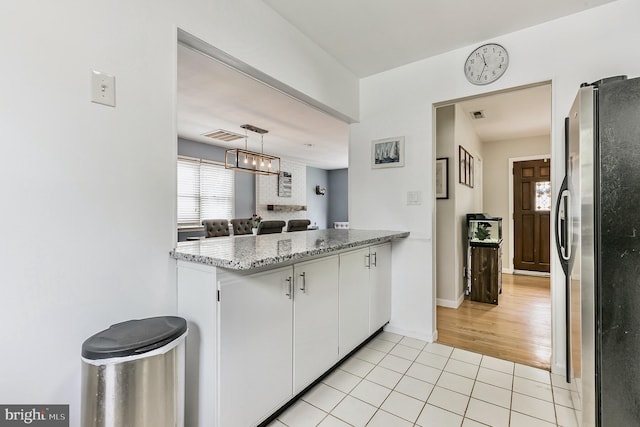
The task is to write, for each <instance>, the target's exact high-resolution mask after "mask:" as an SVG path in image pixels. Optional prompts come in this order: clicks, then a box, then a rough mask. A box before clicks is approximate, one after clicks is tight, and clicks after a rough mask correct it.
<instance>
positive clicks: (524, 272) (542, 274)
mask: <svg viewBox="0 0 640 427" xmlns="http://www.w3.org/2000/svg"><path fill="white" fill-rule="evenodd" d="M512 274H519V275H521V276H537V277H551V273H546V272H544V271H531V270H515V269H514V270H513V273H512Z"/></svg>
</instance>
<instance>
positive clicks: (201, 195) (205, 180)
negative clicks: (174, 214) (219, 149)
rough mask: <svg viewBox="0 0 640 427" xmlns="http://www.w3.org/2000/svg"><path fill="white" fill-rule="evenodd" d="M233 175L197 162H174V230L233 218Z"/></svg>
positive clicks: (222, 167)
mask: <svg viewBox="0 0 640 427" xmlns="http://www.w3.org/2000/svg"><path fill="white" fill-rule="evenodd" d="M233 178H234V174H233V171H231V170H228V169H225V168H224V166H222V165H220V164H217V163H214V162H209V161H206V160H201V159H191V158H185V157H179V158H178V227H185V226H196V225H201V223H202V220H203V219H223V218H226V219H229V218H233V184H234V182H233Z"/></svg>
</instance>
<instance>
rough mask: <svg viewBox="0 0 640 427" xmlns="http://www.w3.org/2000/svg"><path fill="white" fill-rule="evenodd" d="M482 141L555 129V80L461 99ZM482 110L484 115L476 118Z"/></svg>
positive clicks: (543, 133) (523, 136) (536, 133)
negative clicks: (552, 124)
mask: <svg viewBox="0 0 640 427" xmlns="http://www.w3.org/2000/svg"><path fill="white" fill-rule="evenodd" d="M458 104H459V105H460V106H461V107H462V110H463V111H464V112H465V113H467V114H468V117H469V118H470V119H471V125H472V126H473V128H474V130H475V132H476V134H477V135H478V138H479V139H480V141H483V142H488V141H508V140H513V139H518V138H528V137H531V136H540V135H549V134H550V133H551V84H545V85H541V86H534V87H529V88H524V89H518V90H512V91H508V92H501V93H498V94H495V95H486V96H481V97H476V98H472V99H469V100H466V101H460V102H458ZM477 111H480V112H482V113H483V116H484V118H481V119H474V118H473V114H472V113H474V112H477Z"/></svg>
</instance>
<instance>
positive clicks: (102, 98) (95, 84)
mask: <svg viewBox="0 0 640 427" xmlns="http://www.w3.org/2000/svg"><path fill="white" fill-rule="evenodd" d="M91 102H95V103H97V104H103V105H108V106H110V107H115V106H116V78H115V76H110V75H109V74H105V73H102V72H100V71H96V70H93V71H92V72H91Z"/></svg>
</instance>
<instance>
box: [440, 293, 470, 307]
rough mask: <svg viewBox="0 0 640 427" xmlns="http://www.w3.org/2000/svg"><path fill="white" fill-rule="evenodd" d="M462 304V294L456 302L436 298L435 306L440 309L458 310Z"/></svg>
mask: <svg viewBox="0 0 640 427" xmlns="http://www.w3.org/2000/svg"><path fill="white" fill-rule="evenodd" d="M463 302H464V294H462V295H460V296H459V297H458V300H457V301H452V300H450V299H444V298H436V305H439V306H440V307H447V308H458V307H460V305H461V304H462V303H463Z"/></svg>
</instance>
